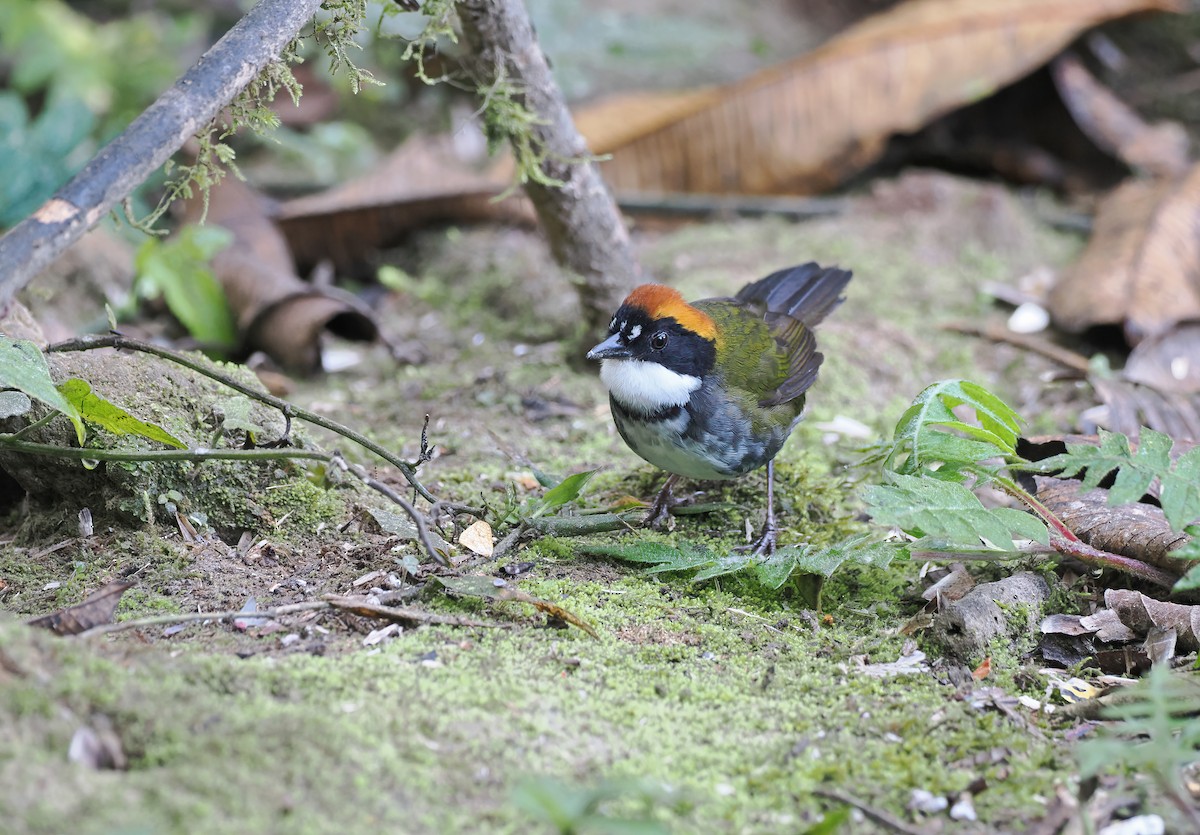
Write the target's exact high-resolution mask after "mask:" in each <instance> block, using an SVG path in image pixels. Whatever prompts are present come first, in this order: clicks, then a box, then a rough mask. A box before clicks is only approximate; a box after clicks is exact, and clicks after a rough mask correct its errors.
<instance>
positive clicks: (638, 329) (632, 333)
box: [629, 325, 642, 339]
mask: <svg viewBox="0 0 1200 835" xmlns="http://www.w3.org/2000/svg"><path fill="white" fill-rule="evenodd" d="M641 335H642V326H641V325H634V326H633V327H632V328H630V329H629V338H630V339H637V338H638V337H639V336H641Z"/></svg>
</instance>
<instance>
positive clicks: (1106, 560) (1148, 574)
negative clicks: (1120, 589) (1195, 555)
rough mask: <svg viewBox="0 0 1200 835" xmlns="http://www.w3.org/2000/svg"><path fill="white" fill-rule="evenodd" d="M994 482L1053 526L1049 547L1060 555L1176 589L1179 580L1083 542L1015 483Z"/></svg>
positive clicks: (999, 478) (1004, 480)
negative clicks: (1176, 582)
mask: <svg viewBox="0 0 1200 835" xmlns="http://www.w3.org/2000/svg"><path fill="white" fill-rule="evenodd" d="M994 481H995V484H996V485H997V486H998V487H1000V489H1002V490H1003V491H1004V492H1006V493H1008V494H1009V495H1010V496H1013V497H1014V498H1016V499H1019V500H1021V501H1022V502H1024V503H1025V504H1026V505H1027V506H1028V507H1029V508H1030V509H1031V510H1033V512H1034V513H1036V514H1037V515H1038V516H1039V517H1040V518H1041V519H1042V521H1043V522H1045V523H1046V524H1047V525H1049V526H1050V547H1051V548H1053V549H1054V550H1055V551H1057V552H1058V553H1060V554H1063V555H1064V556H1068V557H1075V558H1076V559H1078V560H1081V561H1083V562H1085V563H1087V564H1088V565H1096V566H1101V567H1103V568H1114V569H1116V570H1117V571H1121V572H1124V573H1125V574H1132V575H1133V576H1134V577H1137V578H1139V579H1142V580H1145V581H1146V582H1148V583H1153V584H1154V585H1156V586H1162V587H1163V588H1168V589H1169V588H1171V587H1172V586H1174V585H1175V580H1176V579H1177V578H1176V577H1173V576H1171V575H1170V574H1168V573H1167V572H1165V571H1163V570H1161V569H1158V568H1155V567H1154V566H1152V565H1147V564H1146V563H1144V562H1142V561H1141V560H1138V559H1134V558H1133V557H1126V556H1123V555H1121V554H1114V553H1112V552H1110V551H1102V550H1100V549H1099V548H1094V547H1092V546H1091V545H1089V544H1088V543H1086V542H1084V541H1083V540H1082V539H1080V538H1079V537H1078V536H1077V535H1076V534H1075V532H1074V531H1072V530H1071V529H1070V528H1068V527H1067V525H1066V523H1065V522H1063V521H1062V520H1061V519H1059V518H1058V517H1057V516H1055V515H1054V513H1053V511H1051V510H1050V508H1048V507H1046V505H1044V504H1043V503H1042V502H1040V501H1038V499H1037V497H1036V496H1034V495H1033V494H1031V493H1030V492H1029V491H1028V490H1025V489H1024V488H1023V487H1021V486H1020V485H1019V484H1017V483H1016V482H1015V481H1013V480H1012V479H1008V478H1004V477H1003V476H997V477H994Z"/></svg>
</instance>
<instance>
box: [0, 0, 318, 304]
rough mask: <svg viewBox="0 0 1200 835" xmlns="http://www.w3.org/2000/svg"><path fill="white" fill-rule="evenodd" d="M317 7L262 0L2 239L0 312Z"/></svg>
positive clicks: (308, 1)
mask: <svg viewBox="0 0 1200 835" xmlns="http://www.w3.org/2000/svg"><path fill="white" fill-rule="evenodd" d="M321 4H322V0H260V2H259V3H258V4H257V5H256V6H255V7H254V8H253V9H251V10H250V12H249V13H248V14H247V15H246V16H245V17H244V18H242V19H241V20H240V21H238V23H237V24H236V25H235V26H234V27H233V28H232V29H230V30H229V31H228V32H227V33H226V34H225V36H224V37H222V38H221V40H219V41H217V43H216V44H214V45H213V47H212V48H211V49H209V50H208V52H206V53H204V55H203V56H201V58H200V60H199V61H197V62H196V64H195V65H194V66H193V67H192V68H191V69H190V70H188V71H187V72H186V73H185V74H184V75H183V77H181V78H180V79H179V80H178V81H177V82H175V84H174V86H172V87H171V89H169V90H167V91H166V92H165V93H163V94H162V95H161V96H160V97H159V98H158V100H157V101H155V102H154V104H152V105H151V106H150V107H149V108H147V109H146V111H145V112H143V113H142V114H141V115H140V116H138V117H137V118H136V119H135V120H134V121H133V123H132V124H131V125H130V126H129V127H128V128H127V129H126V130H125V132H124V133H122V134H121V135H120V136H118V137H117V138H116V139H114V140H113V141H112V142H110V143H109V144H108V145H107V146H105V147H104V148H103V149H102V150H101V151H100V153H98V154H97V155H96V156H95V157H94V158H93V159H92V160H91V162H89V163H88V164H87V165H86V166H85V167H84V169H83V170H82V171H80V172H79V174H77V175H76V176H75V177H74V178H72V179H71V181H70V182H69V183H67V184H66V185H65V186H63V187H62V188H61V189H59V191H58V192H57V193H56V194H55V195H54V196H53V197H51V198H50V199H49V200H47V201H46V202H45V203H44V204H42V206H41V207H40V208H39V209H38V210H37V211H36V212H34V213H33V215H31V216H30V217H28V218H26V219H25V220H23V221H21V222H20V223H19V224H17V225H16V226H15V227H13V228H12V229H11V230H10V231H9V232H8V233H7V234H6V235H4V236H3V237H0V265H2V266H0V310H4V309H7V307H8V304H9V302H10V301H11V300H12V298H13V296H14V295H15V294H16V293H17V291H19V290H20V289H21V288H22V287H24V286H25V285H26V284H28V283H29V281H30V280H31V279H32V278H33V277H34V276H36V275H37V274H38V273H39V272H41V271H42V269H44V268H45V267H46V266H47V265H48V264H49V263H50V262H51V261H53V260H54V258H55V257H57V256H58V255H59V254H60V253H61V252H62V251H63V250H65V249H66V248H67V247H68V246H69V245H70V244H72V243H73V242H74V241H75V240H76V239H78V238H79V237H80V236H81V235H83V233H84V232H86V231H87V230H88V229H90V228H91V227H92V226H93V225H94V224H95V223H96V222H97V221H98V220H100V218H102V217H104V215H105V214H107V213H108V212H109V211H110V210H111V209H112V208H113V207H114V206H115V205H116V204H117V203H119V202H120V201H121V200H123V199H124V198H125V197H127V196H129V194H130V193H131V192H132V191H133V190H134V189H135V188H136V187H137V186H138V185H140V184H141V183H142V181H143V180H145V179H146V178H147V177H148V176H150V174H151V173H153V172H154V171H155V170H156V169H158V168H159V167H160V166H161V165H162V164H163V163H165V162H166V161H167V160H168V159H169V158H170V157H171V155H172V154H173V153H175V151H177V150H178V149H179V148H181V147H183V144H184V143H185V142H186V141H187V140H188V139H189V138H190V137H192V136H193V135H195V134H196V133H197V132H199V131H201V130H203V129H204V128H205V126H206V125H208V124H209V123H210V122H212V120H213V119H214V118H216V117H217V115H218V114H219V113H220V112H221V111H222V110H223V109H224V108H225V107H226V106H227V105H228V104H229V103H230V102H232V101H233V100H234V98H235V97H236V96H237V95H238V93H240V92H241V91H242V89H243V88H245V87H246V86H247V85H248V84H250V83H251V82H252V81H253V80H254V79H255V78H256V77H258V75H259V73H260V72H262V70H263V69H264V68H265V67H266V66H267V65H268V64H270V63H271V62H273V61H274V60H275V59H277V58H278V57H279V55H280V54H281V53H282V52H283V51H284V49H285V48H286V47H287V46H288V44H290V43H291V42H292V40H293V39H294V38H295V37H296V35H297V33H299V31H300V29H301V28H302V27H303V26H304V24H306V23H307V22H308V21H309V20H311V19H312V17H313V15H314V14H315V13H316V12H317V9H319V8H320V7H321ZM130 71H131V72H135V71H136V70H135V69H133V68H131V69H130Z"/></svg>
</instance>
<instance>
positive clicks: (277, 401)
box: [46, 334, 438, 503]
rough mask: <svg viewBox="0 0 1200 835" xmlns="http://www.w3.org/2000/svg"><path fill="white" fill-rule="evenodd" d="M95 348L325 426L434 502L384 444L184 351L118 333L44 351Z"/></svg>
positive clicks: (68, 342) (410, 469)
mask: <svg viewBox="0 0 1200 835" xmlns="http://www.w3.org/2000/svg"><path fill="white" fill-rule="evenodd" d="M96 348H117V349H124V350H129V351H141V352H142V353H145V354H152V355H154V356H156V357H161V358H162V359H165V360H170V361H171V362H173V363H176V364H177V365H182V366H183V367H184V368H189V369H191V370H192V371H195V372H196V373H197V374H203V375H204V376H205V377H208V378H209V379H211V380H215V381H217V382H218V383H220V384H221V385H223V386H225V387H227V388H231V389H233V390H234V391H236V392H238V393H240V394H244V395H246V396H247V397H249V398H251V399H252V400H257V401H258V402H259V403H264V404H266V405H267V406H271V407H272V408H275V409H278V410H279V411H281V412H282V413H283V415H284V417H286V418H288V419H289V420H291V419H298V420H303V421H305V422H306V423H311V424H313V425H314V426H320V427H321V428H323V429H328V430H329V431H330V432H333V433H334V434H336V435H341V436H342V437H343V438H345V439H346V440H348V441H353V442H354V443H356V444H358V445H359V446H361V447H362V448H363V449H366V450H369V451H370V452H373V453H375V454H376V455H378V456H379V457H380V458H382V459H383V460H384V461H386V462H387V463H389V464H391V465H392V466H393V467H395V468H396V469H397V470H399V471H400V473H401V475H403V476H404V478H405V480H406V481H407V482H408V483H409V484H410V485H412V488H413V490H415V491H416V492H417V494H418V495H420V496H421V498H423V499H425V500H426V501H429V502H435V503H436V502H437V501H438V499H437V497H436V496H434V495H433V494H432V493H430V492H429V489H428V488H427V487H425V485H424V484H422V483H421V482H420V481H419V480H418V479H417V474H416V468H415V467H414V466H413V465H412V464H411V463H409V462H408V461H405V460H404V459H402V458H400V456H398V455H396V454H395V453H394V452H392V451H391V450H389V449H387V448H386V447H384V446H381V445H380V444H378V443H376V442H375V441H372V440H371V439H370V438H368V437H367V436H366V435H363V434H362V433H361V432H356V431H355V430H353V429H351V428H350V427H348V426H344V425H342V424H340V423H338V422H337V421H336V420H330V419H329V418H327V417H324V416H323V415H319V414H317V413H316V412H312V411H309V410H308V409H304V408H301V407H300V406H297V405H295V404H294V403H290V402H288V401H287V400H284V399H282V398H280V397H275V396H274V395H271V394H267V393H265V392H262V391H259V390H258V389H256V388H253V387H252V386H248V385H246V384H245V383H242V382H239V381H238V380H236V379H234V378H233V377H232V376H230V375H228V374H223V373H221V372H220V371H216V370H214V369H213V368H211V367H210V366H209V365H207V364H206V363H204V362H202V361H200V360H197V359H193V358H192V357H189V356H188V355H187V354H183V353H180V352H178V351H172V350H171V349H169V348H163V347H161V346H159V345H154V344H152V343H150V342H143V341H141V340H140V339H131V338H130V337H127V336H121V335H120V334H104V335H99V336H83V337H79V338H77V339H68V340H65V341H63V342H58V343H55V344H53V345H50V346H48V347H47V348H46V353H48V354H49V353H67V352H71V351H91V350H95V349H96Z"/></svg>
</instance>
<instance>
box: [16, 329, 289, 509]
mask: <svg viewBox="0 0 1200 835" xmlns="http://www.w3.org/2000/svg"><path fill="white" fill-rule="evenodd" d="M47 359H48V361H49V365H50V371H51V376H52V377H53V378H54V381H55V383H59V384H61V383H62V382H63V381H65V380H67V379H70V378H79V379H82V380H84V381H86V382H87V383H88V384H89V385H90V386H91V387H92V390H93V391H94V392H95V393H96V394H98V395H100V396H101V397H104V398H105V399H107V400H109V401H110V402H112V403H114V404H116V405H117V406H119V407H121V408H122V409H124V410H125V411H127V412H129V413H130V414H131V415H133V416H134V417H136V418H138V419H139V420H142V421H144V422H146V423H150V424H154V425H156V426H160V427H161V428H163V429H164V430H166V431H167V432H168V433H170V434H171V435H173V436H174V437H175V438H178V439H179V440H180V441H182V442H183V443H184V444H185V445H187V446H188V447H189V448H197V447H214V446H216V445H217V444H218V443H220V444H223V445H230V440H229V439H228V438H225V439H224V440H222V439H221V437H220V436H221V428H222V425H223V424H227V423H228V421H226V420H225V415H226V412H229V413H233V412H236V413H237V415H238V419H237V421H236V423H237V425H238V426H239V428H238V429H237V430H236V433H235V440H236V438H239V437H241V436H242V435H244V433H245V431H246V430H245V429H244V428H240V427H244V426H254V427H258V430H259V431H257V432H254V434H255V436H256V440H257V441H258V442H260V443H261V442H264V441H272V440H275V439H277V438H280V437H281V436H282V435H283V433H284V431H285V429H286V422H285V419H284V417H283V415H282V414H280V413H279V412H278V411H277V410H275V409H271V408H269V407H267V406H265V405H263V404H260V403H257V402H253V401H251V400H249V399H248V398H246V397H245V396H244V395H240V394H237V393H236V392H234V391H232V390H230V389H228V388H226V387H224V386H222V385H221V384H220V383H218V382H216V381H215V380H212V379H210V378H208V377H205V376H203V375H201V374H198V373H196V372H194V371H191V370H190V369H187V368H183V367H182V366H177V365H174V364H172V363H168V362H164V361H162V360H159V359H156V358H154V357H150V356H147V355H144V354H137V353H115V352H108V351H104V352H101V351H85V352H79V353H66V354H51V355H49V356H48V357H47ZM213 365H214V368H218V369H219V370H220V371H221V372H222V373H224V374H226V375H229V376H232V377H234V378H235V379H237V380H238V381H239V382H241V383H243V384H245V385H248V386H253V387H255V388H261V385H260V383H259V382H258V380H257V378H256V377H255V376H254V374H253V373H251V372H250V371H249V370H247V369H245V368H243V367H240V366H232V365H219V364H217V363H213ZM47 413H48V407H46V406H44V405H42V404H40V403H35V404H34V408H33V409H32V410H31V411H30V412H29V413H28V414H26V415H22V416H20V417H16V418H9V419H7V420H5V421H3V422H2V423H0V430H3V431H8V432H14V431H17V430H19V429H21V428H23V427H24V426H27V425H29V424H30V423H32V422H33V421H36V420H38V419H40V418H42V417H43V416H45V415H46V414H47ZM291 437H292V440H293V441H294V442H299V443H301V444H302V443H303V439H302V438H300V439H298V438H297V436H296V435H295V434H294V433H293V435H292V436H291ZM28 440H31V441H36V442H38V443H44V444H54V445H59V446H75V445H76V444H77V441H76V439H75V434H74V430H73V428H72V427H71V424H70V423H69V422H68V421H67V420H66V418H59V419H55V420H52V421H50V422H49V423H48V424H47V425H46V426H43V427H38V428H37V429H35V430H33V431H31V432H30V433H29V435H28ZM88 445H89V446H94V447H96V448H99V449H118V448H119V449H124V450H130V449H133V450H137V449H142V450H150V449H162V448H164V447H163V446H162V445H161V444H159V443H156V442H154V441H150V440H147V439H145V438H141V437H138V436H134V435H120V436H118V435H115V434H113V433H112V432H109V431H107V430H104V429H101V428H98V427H95V426H89V438H88ZM234 445H236V444H234ZM0 468H2V469H3V470H4V471H5V472H6V473H7V474H8V475H9V476H10V477H11V478H12V479H13V480H15V481H16V482H17V483H18V484H19V485H20V487H21V488H22V489H23V490H24V491H25V492H26V493H27V494H28V495H29V497H30V499H31V500H33V501H34V502H35V504H37V505H41V506H42V507H46V506H51V507H53V506H63V505H68V506H69V507H68V509H73V510H74V511H75V512H77V511H78V510H80V509H82V508H84V507H87V508H89V509H90V510H91V512H92V514H93V517H94V518H95V519H96V520H97V523H99V524H109V523H119V524H137V523H139V522H141V523H144V522H149V521H151V520H152V519H153V518H154V517H156V516H157V517H159V519H160V520H161V521H165V522H170V523H172V524H173V523H174V519H173V511H174V510H179V511H180V512H182V513H185V514H193V515H195V516H196V517H197V518H198V519H200V520H202V521H203V522H205V523H207V524H208V525H210V526H212V527H213V528H215V529H216V530H217V531H218V532H230V533H235V532H240V531H242V530H247V529H250V530H257V529H262V528H264V527H265V526H268V525H270V524H273V522H274V521H275V520H274V519H273V516H272V513H271V512H270V507H271V506H272V505H273V504H275V503H274V502H272V501H271V498H270V497H269V494H268V493H267V491H268V488H272V489H274V490H278V489H280V488H284V487H288V486H289V485H292V486H294V485H295V484H297V483H301V482H303V483H305V484H307V481H306V480H305V470H304V468H303V467H302V466H301V465H299V464H297V463H296V462H292V461H284V460H267V461H263V462H252V461H205V462H192V461H143V462H128V463H127V462H101V463H100V464H99V465H98V466H95V467H94V468H91V469H89V468H88V467H86V466H84V464H83V463H81V462H79V461H74V460H70V459H64V458H50V457H43V456H34V455H28V454H23V453H16V452H5V451H0Z"/></svg>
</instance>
